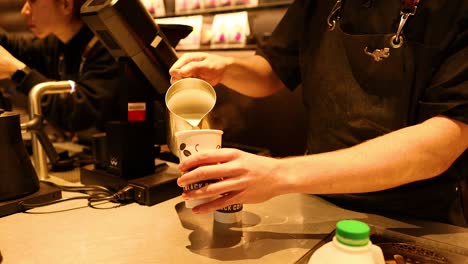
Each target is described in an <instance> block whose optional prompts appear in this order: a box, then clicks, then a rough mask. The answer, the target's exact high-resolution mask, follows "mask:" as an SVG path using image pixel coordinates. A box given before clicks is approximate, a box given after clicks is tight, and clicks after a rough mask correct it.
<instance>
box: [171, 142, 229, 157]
mask: <svg viewBox="0 0 468 264" xmlns="http://www.w3.org/2000/svg"><path fill="white" fill-rule="evenodd" d="M199 146H200V144H195V146H194V147H193V150H195V152H198V147H199ZM220 148H221V145H216V149H220ZM179 150H180V151H181V152H182V154H183V155H184V156H185V157H189V156H190V155H192V152H190V150H188V149H187V144H185V143H181V144H180V145H179Z"/></svg>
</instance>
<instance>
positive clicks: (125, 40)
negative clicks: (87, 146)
mask: <svg viewBox="0 0 468 264" xmlns="http://www.w3.org/2000/svg"><path fill="white" fill-rule="evenodd" d="M81 17H82V19H83V21H84V22H85V23H86V24H87V25H88V27H89V28H90V29H91V30H92V31H93V32H94V34H95V35H96V36H97V37H98V38H99V39H100V40H101V42H102V43H103V44H104V46H105V47H106V48H107V50H108V51H109V52H110V53H111V55H112V56H113V57H114V58H115V59H116V60H117V61H118V63H119V68H120V72H121V76H123V78H122V82H124V84H125V85H121V88H119V89H120V91H119V97H120V100H119V102H118V104H119V109H120V111H119V118H118V120H113V121H111V122H109V123H108V124H107V126H106V131H105V133H104V134H100V135H96V137H93V143H94V144H93V147H94V153H95V157H96V159H97V160H96V163H95V164H94V165H91V166H85V167H83V168H82V169H81V182H82V183H83V184H95V185H101V186H105V187H108V188H111V189H119V188H122V187H123V186H125V185H127V184H128V182H129V181H130V182H132V181H139V180H142V181H145V182H146V183H148V182H149V185H151V186H153V187H154V186H160V188H161V193H164V195H162V196H165V197H162V196H161V197H160V199H161V200H163V199H167V198H171V197H175V196H177V195H179V194H180V188H178V187H177V185H176V182H175V181H176V178H177V177H178V175H174V174H171V175H168V174H167V173H165V170H164V164H160V165H159V166H156V165H155V159H156V158H157V157H158V155H159V150H158V148H157V147H155V145H157V144H161V143H162V142H164V140H165V139H164V135H165V134H166V133H165V130H166V128H165V125H164V124H165V118H166V112H165V111H166V109H165V105H164V95H165V93H166V91H167V89H168V88H169V86H170V75H169V68H170V67H171V66H172V64H173V63H174V62H175V61H176V60H177V55H176V52H175V49H174V47H175V46H176V45H177V43H178V42H179V40H180V39H182V38H185V37H186V36H187V35H188V34H189V33H190V32H191V31H192V28H191V27H189V26H185V25H158V24H156V22H155V21H154V19H153V18H152V17H151V15H150V14H149V12H148V11H147V10H146V8H145V7H144V5H143V4H142V3H141V2H140V1H135V0H88V1H87V2H86V3H85V4H84V5H83V6H82V8H81ZM158 135H159V136H160V137H159V138H158ZM161 135H162V136H161ZM161 137H162V139H161ZM157 141H158V142H157ZM168 189H171V190H173V191H168ZM168 196H171V197H168ZM158 199H159V198H158Z"/></svg>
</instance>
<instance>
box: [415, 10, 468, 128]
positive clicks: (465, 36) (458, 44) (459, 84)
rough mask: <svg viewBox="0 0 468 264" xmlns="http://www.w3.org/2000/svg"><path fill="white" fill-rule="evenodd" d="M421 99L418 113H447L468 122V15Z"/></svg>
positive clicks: (426, 115) (429, 114)
mask: <svg viewBox="0 0 468 264" xmlns="http://www.w3.org/2000/svg"><path fill="white" fill-rule="evenodd" d="M459 21H460V23H459V24H457V27H459V29H460V30H458V34H457V35H456V36H455V37H454V39H453V41H452V43H451V44H450V46H449V48H448V49H447V51H446V56H445V59H444V60H443V62H442V63H441V64H440V67H438V68H437V70H436V71H435V74H434V77H433V78H432V80H431V83H430V85H429V87H428V88H427V89H426V90H425V91H424V93H423V96H422V98H421V100H420V101H419V117H420V120H425V119H428V118H430V117H433V116H436V115H445V116H448V117H450V118H453V119H456V120H458V121H461V122H464V123H466V124H468V15H467V14H465V16H464V18H463V19H461V20H459Z"/></svg>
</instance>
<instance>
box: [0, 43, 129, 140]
mask: <svg viewBox="0 0 468 264" xmlns="http://www.w3.org/2000/svg"><path fill="white" fill-rule="evenodd" d="M0 44H1V45H5V48H6V49H7V50H8V51H9V52H10V53H12V54H13V55H14V56H15V57H17V58H18V59H20V60H21V61H23V62H24V63H25V64H26V65H28V66H29V67H30V68H31V72H30V73H29V74H28V75H26V76H25V78H24V79H23V81H22V82H21V83H19V84H17V90H18V91H20V92H22V93H24V94H28V93H29V91H30V90H31V89H32V88H33V87H34V86H35V85H37V84H39V83H42V82H47V81H55V80H58V79H59V76H58V68H57V61H58V48H57V47H58V40H57V39H56V38H53V37H49V38H46V39H36V38H30V39H28V38H15V37H12V35H2V34H0ZM118 71H119V70H118V64H117V62H116V61H115V59H114V58H113V57H112V56H111V55H110V53H109V52H108V51H107V50H106V49H105V47H104V46H103V45H102V44H101V43H100V42H98V43H97V44H96V45H95V46H94V47H93V48H92V49H91V51H90V54H89V57H88V59H87V60H86V63H85V64H84V67H83V73H82V74H81V75H80V74H76V77H75V78H73V81H74V82H75V84H76V86H75V92H74V93H72V94H67V95H46V96H44V98H43V102H42V111H43V115H44V116H45V118H46V120H47V121H49V122H51V123H53V124H55V125H56V126H58V127H60V128H62V129H64V130H67V131H79V130H83V129H87V128H90V127H97V128H98V129H101V130H102V129H103V128H104V124H105V122H106V121H109V120H111V119H112V118H113V117H114V116H116V114H117V113H116V111H117V110H116V109H117V103H116V101H117V100H116V97H117V96H118V94H117V89H118V87H119V85H122V84H123V83H124V82H123V81H122V79H121V77H120V76H119V73H118Z"/></svg>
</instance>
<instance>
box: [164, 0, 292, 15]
mask: <svg viewBox="0 0 468 264" xmlns="http://www.w3.org/2000/svg"><path fill="white" fill-rule="evenodd" d="M292 2H293V0H282V1H269V2H264V3H259V4H258V6H246V5H234V6H225V7H214V8H205V9H201V10H187V11H186V12H181V13H177V14H176V13H172V12H171V13H168V14H166V15H165V16H156V17H155V18H167V17H180V16H194V15H215V14H220V13H230V12H238V11H258V10H264V9H272V8H281V7H287V6H289V5H290V4H291V3H292Z"/></svg>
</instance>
